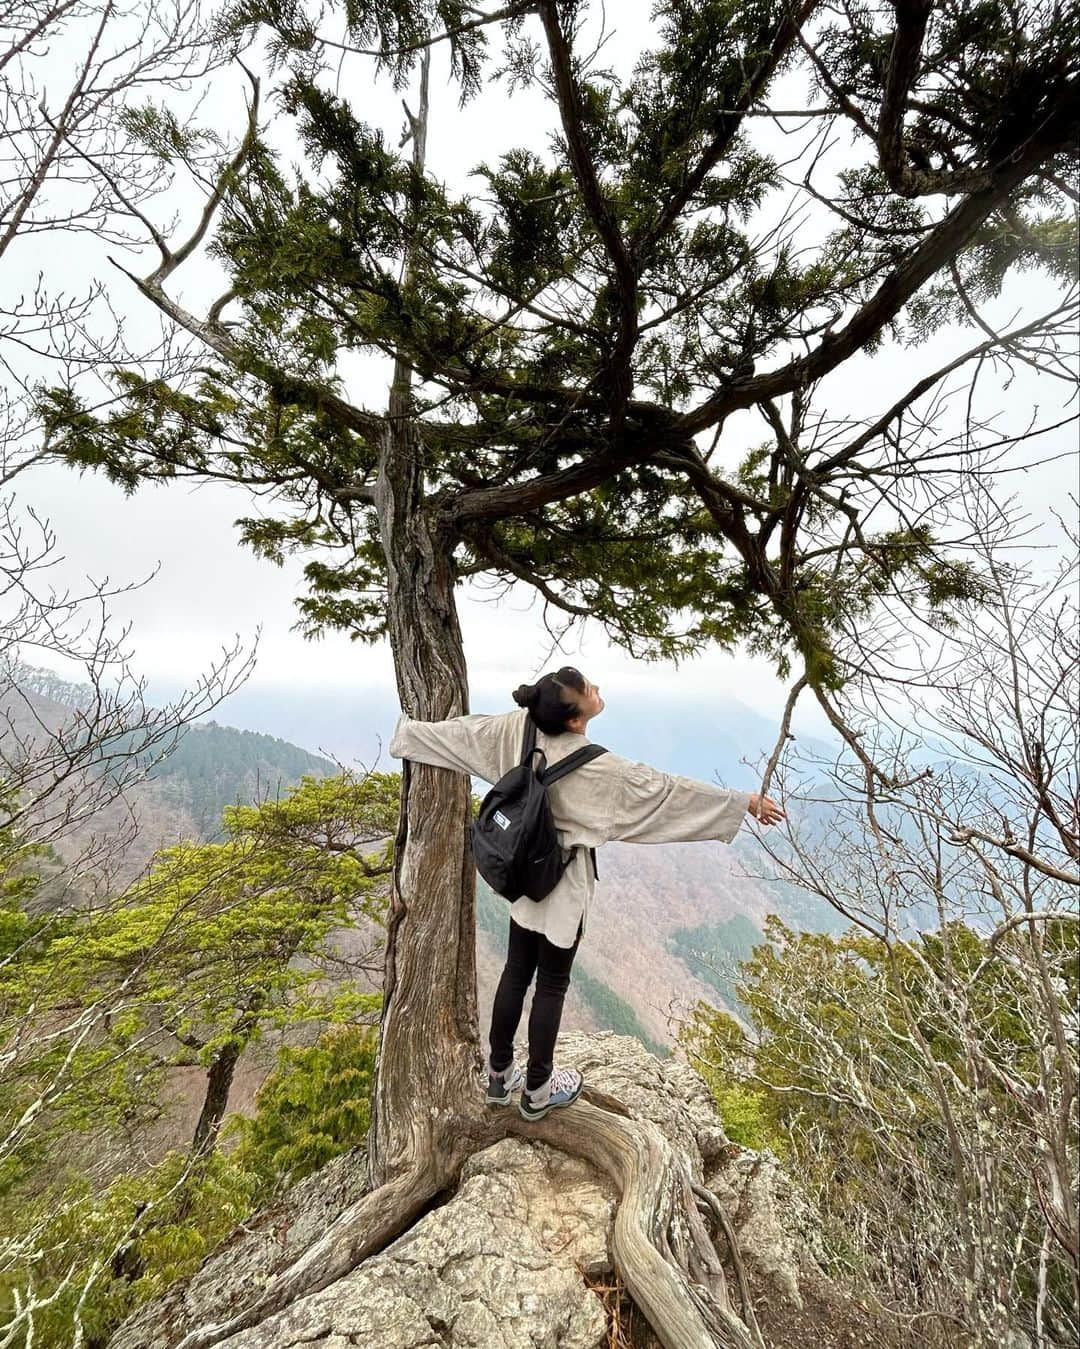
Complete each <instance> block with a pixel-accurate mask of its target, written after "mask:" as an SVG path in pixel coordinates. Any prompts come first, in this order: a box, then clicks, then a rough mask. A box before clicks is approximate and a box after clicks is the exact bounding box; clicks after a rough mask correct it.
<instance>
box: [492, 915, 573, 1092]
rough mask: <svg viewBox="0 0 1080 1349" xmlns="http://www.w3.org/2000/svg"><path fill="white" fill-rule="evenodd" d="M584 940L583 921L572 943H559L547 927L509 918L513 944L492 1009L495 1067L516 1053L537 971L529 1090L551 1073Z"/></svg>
mask: <svg viewBox="0 0 1080 1349" xmlns="http://www.w3.org/2000/svg"><path fill="white" fill-rule="evenodd" d="M580 941H581V924H580V923H578V933H577V937H576V938H575V939H574V944H573V946H554V945H553V944H552V943H551V942H549V941H548V939H547V938H546V937H545V936H544V934H543V933H542V932H530V931H529V929H528V928H524V927H521V926H520V925H519V924H518V923H515V922H514V920H513V919H512V918H511V919H510V943H509V948H508V950H507V954H506V965H505V967H504V968H503V972H502V978H501V979H500V980H499V987H498V988H497V989H496V991H495V1002H494V1003H493V1005H492V1008H491V1036H490V1041H489V1042H490V1045H491V1066H492V1068H493V1069H494V1071H495V1072H497V1073H500V1072H502V1071H503V1069H504V1068H508V1067H509V1066H510V1063H511V1061H512V1059H513V1057H514V1035H515V1033H516V1032H517V1028H518V1022H519V1021H520V1020H521V1009H522V1007H523V1006H524V1005H525V994H526V993H527V992H528V991H529V985H530V984H531V983H532V978H533V974H534V973H535V975H536V992H535V993H534V994H533V1002H532V1011H531V1012H530V1013H529V1067H528V1071H527V1072H526V1074H525V1089H526V1090H527V1091H535V1090H536V1089H537V1087H542V1086H543V1085H544V1083H545V1082H546V1081H547V1080H548V1078H549V1077H550V1076H551V1069H552V1063H553V1060H554V1058H555V1037H556V1036H557V1035H558V1033H559V1022H560V1021H561V1020H562V1009H563V999H564V998H565V997H566V990H567V989H568V988H569V987H570V966H571V965H572V964H573V963H574V956H575V955H577V949H578V942H580Z"/></svg>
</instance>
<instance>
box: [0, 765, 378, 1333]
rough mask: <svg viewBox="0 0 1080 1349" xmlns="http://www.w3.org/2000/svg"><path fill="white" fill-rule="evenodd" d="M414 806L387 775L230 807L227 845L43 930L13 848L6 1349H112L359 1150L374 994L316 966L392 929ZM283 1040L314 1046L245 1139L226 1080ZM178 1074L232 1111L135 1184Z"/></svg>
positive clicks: (32, 853) (7, 938)
mask: <svg viewBox="0 0 1080 1349" xmlns="http://www.w3.org/2000/svg"><path fill="white" fill-rule="evenodd" d="M399 794H400V780H399V778H398V776H397V775H396V774H368V775H367V776H365V777H364V778H363V779H359V780H358V779H355V778H353V777H352V776H350V775H348V774H345V775H339V776H335V777H318V778H316V777H305V778H304V779H303V780H302V781H301V782H300V783H299V784H298V785H297V786H296V787H295V788H293V789H292V790H291V791H290V792H289V793H288V795H287V796H285V797H283V798H281V799H278V800H273V801H262V802H258V803H256V804H253V805H233V806H230V807H228V808H227V809H226V810H225V811H224V814H223V820H222V828H223V838H224V841H223V842H220V843H191V842H182V843H180V844H177V845H175V846H174V847H171V848H166V849H163V850H161V852H159V853H158V854H157V856H156V858H155V861H154V865H153V867H152V868H151V870H150V871H149V872H148V874H147V875H146V876H144V877H142V878H140V879H139V880H138V881H137V882H136V883H135V884H133V885H132V886H130V887H129V888H128V890H127V891H125V892H124V893H123V894H122V895H119V896H116V897H115V898H114V899H112V900H111V901H108V902H106V903H104V904H99V905H97V906H95V907H94V908H92V909H88V910H87V911H72V912H69V913H62V914H56V913H51V914H50V913H43V914H39V915H35V914H34V912H33V908H32V903H33V900H34V896H35V893H36V890H37V878H36V876H35V873H34V869H33V868H34V864H35V862H36V861H37V860H40V859H39V855H40V854H41V853H42V851H43V850H41V849H35V848H33V847H29V846H26V845H24V844H22V843H21V841H20V840H19V839H18V838H17V836H16V835H15V833H14V831H13V830H11V829H10V828H8V829H5V830H0V1323H3V1324H5V1326H9V1327H12V1329H11V1335H10V1336H9V1338H8V1339H7V1341H6V1343H8V1344H10V1345H12V1346H15V1347H17V1349H24V1347H25V1349H29V1346H30V1344H31V1343H33V1345H35V1346H38V1347H39V1349H40V1346H56V1349H60V1346H67V1345H70V1344H71V1343H72V1336H73V1335H80V1336H81V1337H82V1340H81V1342H83V1343H85V1344H86V1345H89V1346H103V1345H104V1344H105V1343H106V1341H107V1339H108V1336H109V1333H110V1332H111V1330H112V1329H113V1328H114V1327H115V1325H116V1324H117V1323H118V1321H119V1320H120V1319H122V1318H123V1317H124V1316H125V1315H127V1314H128V1313H129V1312H130V1311H131V1310H132V1309H133V1308H134V1307H135V1306H137V1305H138V1304H139V1303H140V1302H142V1301H144V1300H145V1299H147V1298H151V1297H154V1296H156V1295H157V1294H159V1293H160V1292H161V1291H162V1290H163V1289H164V1288H166V1287H167V1286H168V1285H169V1284H170V1283H171V1282H173V1281H174V1280H175V1279H178V1278H181V1277H183V1276H185V1275H187V1274H189V1273H191V1272H192V1271H193V1270H194V1269H195V1268H197V1267H198V1265H199V1264H200V1263H201V1262H202V1260H203V1259H204V1258H205V1257H206V1255H207V1254H208V1253H209V1252H210V1251H211V1250H213V1249H214V1247H215V1246H216V1245H217V1244H218V1243H219V1242H220V1241H221V1240H222V1239H223V1238H224V1237H225V1236H227V1235H228V1233H229V1232H231V1231H232V1230H233V1229H234V1228H235V1226H236V1224H237V1223H238V1222H240V1221H242V1220H243V1219H245V1218H246V1217H248V1216H250V1215H251V1214H252V1213H254V1212H256V1211H257V1210H258V1209H259V1208H260V1207H261V1206H263V1205H264V1204H265V1203H267V1202H268V1201H269V1199H270V1198H271V1197H272V1196H273V1195H274V1194H276V1193H278V1192H280V1190H281V1189H283V1188H284V1187H286V1186H288V1185H290V1184H292V1183H294V1182H295V1181H296V1180H298V1179H301V1178H302V1177H304V1176H306V1175H308V1174H310V1173H311V1172H312V1171H314V1170H315V1169H317V1168H318V1167H319V1166H321V1165H323V1164H324V1163H325V1162H326V1161H328V1160H330V1159H331V1158H333V1157H335V1156H337V1155H338V1154H339V1153H341V1152H344V1151H346V1150H348V1149H349V1148H352V1147H354V1146H356V1145H357V1144H360V1143H362V1142H363V1140H364V1138H365V1137H366V1134H367V1130H368V1126H369V1122H370V1094H371V1088H372V1080H373V1072H374V1057H375V1044H376V1036H375V1030H374V1026H373V1023H374V1021H375V1020H376V1018H377V1017H378V1014H379V1010H380V1007H381V994H379V993H369V992H362V991H360V990H358V989H356V988H354V987H353V986H352V985H350V984H349V983H347V982H346V983H342V982H340V981H334V980H330V979H327V978H326V977H325V975H324V974H323V973H322V972H321V971H320V968H319V960H320V958H321V956H322V955H323V954H324V953H325V950H326V944H327V942H328V941H329V940H330V939H331V937H332V935H333V934H334V933H335V932H338V931H340V930H341V929H342V928H348V927H350V926H355V925H356V924H358V923H359V922H361V921H364V922H366V923H368V924H370V925H374V926H375V927H376V928H377V927H378V926H380V925H381V924H382V922H383V918H384V915H385V907H386V890H387V873H388V869H389V866H390V865H391V857H392V842H391V840H392V837H393V834H394V831H395V827H396V820H397V810H398V799H399ZM28 906H30V907H29V908H28ZM270 1030H274V1031H277V1032H288V1033H289V1034H291V1035H292V1036H293V1037H296V1036H300V1037H305V1036H311V1035H312V1034H315V1036H316V1038H315V1040H314V1043H312V1044H310V1045H307V1046H306V1047H303V1048H291V1047H290V1048H286V1049H285V1050H283V1051H282V1052H281V1053H280V1055H279V1059H278V1063H277V1066H276V1068H275V1069H274V1071H273V1072H272V1073H271V1074H270V1076H269V1078H268V1079H267V1081H266V1083H265V1084H264V1086H263V1089H262V1091H261V1092H260V1093H259V1097H258V1100H257V1103H256V1112H255V1116H254V1118H253V1119H250V1120H239V1119H237V1118H235V1117H233V1118H232V1120H231V1121H230V1120H229V1119H228V1116H227V1110H228V1092H229V1088H230V1086H231V1078H232V1072H233V1070H234V1068H235V1063H236V1061H237V1059H238V1058H239V1055H240V1054H241V1053H242V1052H243V1051H244V1050H245V1049H246V1048H247V1047H248V1046H250V1045H252V1044H254V1043H256V1042H257V1041H258V1040H259V1039H260V1038H262V1037H263V1036H264V1035H265V1034H266V1033H267V1032H268V1031H270ZM320 1030H321V1031H322V1032H323V1033H322V1034H319V1032H320ZM178 1065H187V1066H192V1065H199V1066H201V1067H203V1068H205V1069H206V1073H207V1079H206V1080H207V1083H208V1095H207V1101H208V1102H209V1101H210V1092H209V1084H210V1083H211V1081H215V1080H216V1082H217V1083H218V1085H219V1086H220V1087H223V1092H222V1094H221V1096H220V1100H219V1101H218V1103H217V1109H218V1115H219V1118H216V1119H215V1120H214V1121H213V1124H214V1127H213V1128H211V1129H210V1130H209V1131H208V1133H207V1136H206V1138H205V1139H203V1141H202V1142H201V1143H200V1144H199V1145H198V1146H196V1144H195V1142H194V1141H193V1143H192V1146H191V1147H189V1148H187V1149H182V1148H177V1149H174V1150H172V1151H170V1152H169V1153H168V1154H167V1155H166V1156H165V1157H163V1158H162V1159H161V1160H160V1161H158V1162H156V1163H155V1164H153V1165H151V1166H149V1167H142V1166H140V1164H139V1162H138V1160H137V1158H138V1157H139V1156H140V1153H139V1151H138V1150H137V1149H133V1148H132V1146H131V1142H132V1138H133V1137H139V1136H140V1135H141V1133H142V1131H143V1130H144V1128H145V1126H147V1125H149V1124H152V1123H155V1122H158V1121H160V1120H161V1119H162V1116H163V1114H164V1113H165V1111H166V1110H167V1109H168V1105H167V1093H166V1091H165V1088H166V1085H167V1083H168V1081H169V1073H170V1070H171V1069H172V1068H174V1067H176V1066H178ZM215 1075H216V1078H215ZM203 1113H204V1115H205V1113H206V1112H205V1108H204V1112H203ZM222 1120H224V1122H225V1127H224V1128H221V1129H220V1132H219V1128H218V1126H220V1125H221V1124H222ZM31 1293H32V1294H33V1299H34V1300H36V1302H38V1303H40V1304H41V1305H40V1306H37V1307H36V1310H35V1311H34V1314H33V1317H32V1318H30V1319H27V1318H23V1319H19V1310H20V1308H22V1309H23V1310H25V1309H26V1308H27V1307H28V1306H29V1305H30V1303H28V1300H27V1299H28V1298H29V1297H30V1296H31ZM12 1317H14V1318H15V1319H14V1321H12V1320H11V1318H12Z"/></svg>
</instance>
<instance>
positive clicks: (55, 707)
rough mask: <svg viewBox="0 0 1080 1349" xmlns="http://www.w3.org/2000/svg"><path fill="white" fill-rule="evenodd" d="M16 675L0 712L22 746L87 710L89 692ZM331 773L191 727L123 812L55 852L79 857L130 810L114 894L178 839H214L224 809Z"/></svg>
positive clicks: (118, 809) (309, 761)
mask: <svg viewBox="0 0 1080 1349" xmlns="http://www.w3.org/2000/svg"><path fill="white" fill-rule="evenodd" d="M21 673H22V674H23V676H24V678H22V679H20V683H19V685H18V687H13V686H12V685H11V684H8V685H7V686H6V687H4V688H3V689H2V690H0V707H2V709H3V712H4V714H5V716H6V718H7V720H8V723H9V726H5V728H4V733H5V734H7V735H9V736H12V735H14V736H17V737H18V738H19V740H21V741H22V742H23V743H24V744H29V745H31V746H32V745H33V744H34V743H37V742H41V743H43V742H44V740H45V739H46V738H47V737H48V736H50V735H55V734H56V733H57V732H58V731H60V730H61V728H62V727H64V726H65V724H67V723H68V722H70V721H71V719H72V718H73V717H74V716H75V715H76V713H77V712H78V710H80V709H83V708H86V707H87V706H88V696H87V695H88V694H89V692H90V690H88V689H86V688H83V687H82V686H80V685H77V684H69V683H66V682H65V681H63V680H61V679H59V678H58V677H57V676H55V675H51V674H50V672H48V671H34V670H29V671H27V670H24V671H23V672H21ZM40 689H47V692H42V691H39V690H40ZM337 771H338V770H337V767H336V765H335V764H334V763H332V762H331V760H329V759H326V758H324V757H322V756H321V755H318V754H311V753H309V752H308V751H307V750H304V749H300V748H299V747H298V746H296V745H291V744H289V743H288V742H287V741H285V740H280V739H278V738H277V737H275V736H272V735H264V734H261V733H259V732H256V731H240V730H236V729H234V728H233V727H231V726H221V725H219V724H218V723H217V722H214V721H206V722H193V723H191V724H190V725H189V726H187V727H185V728H184V730H183V732H182V734H181V736H180V739H179V741H178V743H177V744H176V747H175V748H174V749H173V750H172V752H171V753H170V754H168V755H167V757H165V758H163V759H161V760H160V761H158V762H157V763H155V764H153V765H152V766H151V768H150V770H149V773H148V775H147V777H146V779H145V780H143V781H141V782H138V783H135V784H134V785H133V786H132V787H131V788H130V789H129V790H128V792H127V806H125V804H124V803H123V802H120V801H117V802H114V803H112V805H111V806H109V807H108V808H107V809H105V810H103V811H101V812H100V813H99V814H98V815H96V816H95V817H94V818H93V819H91V820H89V821H86V822H84V823H83V824H81V825H79V826H78V827H76V828H73V829H71V830H69V831H68V833H67V834H66V835H65V837H64V839H63V840H62V842H61V843H60V844H59V845H58V851H59V852H60V854H61V856H63V857H67V858H74V857H77V856H79V855H80V853H81V852H82V850H83V849H84V848H85V847H86V845H87V843H88V841H89V839H90V837H91V836H92V835H95V836H98V837H101V836H103V835H106V834H109V833H111V832H113V831H115V830H119V829H123V828H124V827H125V825H126V824H127V823H128V822H129V811H128V807H130V810H131V812H132V813H133V814H134V816H135V818H136V819H137V821H138V824H139V832H138V836H137V837H136V838H135V840H134V841H133V842H132V843H131V844H130V845H128V846H127V847H126V849H125V852H124V856H123V858H122V859H121V860H120V864H119V866H118V869H117V871H116V874H115V877H114V879H113V885H114V887H119V886H123V885H125V884H127V883H129V882H130V881H131V880H132V879H134V877H135V876H137V875H138V874H139V873H140V872H141V871H142V870H143V868H144V867H145V866H146V864H147V863H148V862H149V861H150V859H151V857H152V856H153V853H154V851H155V850H156V849H157V848H160V847H162V846H164V845H167V844H169V843H173V842H175V841H176V840H177V839H180V838H195V839H203V840H210V839H214V838H218V837H220V834H221V812H222V809H223V808H224V807H225V806H227V805H233V804H235V803H236V802H238V801H239V802H250V801H254V800H264V799H267V798H273V797H275V796H279V795H284V794H285V793H286V792H287V791H288V790H289V788H290V787H291V786H292V785H293V784H294V783H297V782H299V781H300V779H301V778H302V777H303V776H304V775H305V774H309V775H311V776H313V777H324V776H326V775H328V774H331V773H335V772H337Z"/></svg>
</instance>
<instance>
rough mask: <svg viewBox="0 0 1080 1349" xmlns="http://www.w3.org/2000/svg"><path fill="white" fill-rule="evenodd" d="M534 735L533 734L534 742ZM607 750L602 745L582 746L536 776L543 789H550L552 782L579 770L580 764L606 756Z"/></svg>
mask: <svg viewBox="0 0 1080 1349" xmlns="http://www.w3.org/2000/svg"><path fill="white" fill-rule="evenodd" d="M535 738H536V734H535V731H534V733H533V739H534V740H535ZM606 753H607V750H606V749H605V748H604V746H603V745H583V746H582V747H581V749H576V750H574V752H573V754H568V755H567V756H566V758H565V759H560V760H559V762H558V763H557V764H554V765H553V766H552V767H551V768H549V769H547V770H546V772H543V773H540V774H538V776H539V778H540V781H541V782H542V783H543V784H544V786H545V787H550V786H551V784H552V783H553V782H558V780H559V779H560V778H564V777H566V775H567V773H572V772H573V771H574V769H575V768H580V767H581V765H582V764H586V763H588V762H589V761H590V760H591V759H598V758H599V757H600V755H601V754H606Z"/></svg>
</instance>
